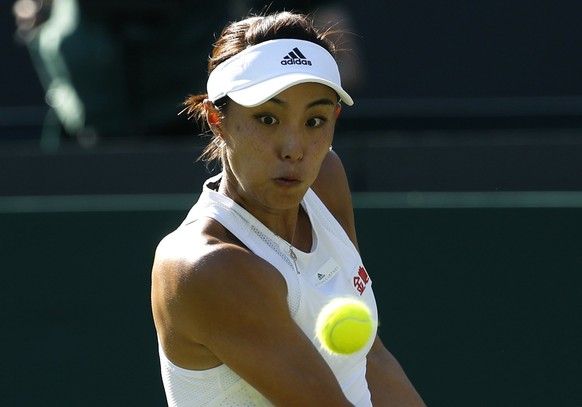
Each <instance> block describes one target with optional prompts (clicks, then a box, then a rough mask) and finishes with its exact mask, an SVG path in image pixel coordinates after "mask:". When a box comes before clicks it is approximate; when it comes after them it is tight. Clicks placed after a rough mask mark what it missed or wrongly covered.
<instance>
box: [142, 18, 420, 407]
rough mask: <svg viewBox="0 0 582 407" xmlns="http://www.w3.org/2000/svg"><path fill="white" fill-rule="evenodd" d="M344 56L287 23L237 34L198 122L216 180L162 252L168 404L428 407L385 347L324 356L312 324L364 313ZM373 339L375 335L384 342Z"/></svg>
mask: <svg viewBox="0 0 582 407" xmlns="http://www.w3.org/2000/svg"><path fill="white" fill-rule="evenodd" d="M333 51H334V46H333V44H332V43H331V42H330V41H329V40H328V39H326V36H325V33H319V32H318V31H316V29H315V28H314V27H313V26H312V24H311V21H310V20H308V19H307V18H306V17H304V16H302V15H298V14H293V13H288V12H282V13H276V14H273V15H269V16H260V17H250V18H247V19H245V20H242V21H240V22H236V23H232V24H230V25H228V26H227V27H226V28H225V29H224V31H223V32H222V34H221V36H220V38H219V39H218V41H217V42H216V44H215V46H214V51H213V53H212V57H211V59H210V62H209V72H210V76H209V79H208V84H207V89H208V94H207V95H198V96H193V97H190V98H189V99H188V100H187V102H186V105H187V110H188V112H189V113H190V114H192V115H193V116H195V117H197V118H199V119H203V120H205V121H206V122H207V123H208V126H209V127H210V130H211V131H212V142H211V143H209V146H208V147H207V149H206V150H205V153H204V155H205V158H206V159H213V158H218V159H219V160H220V161H221V163H222V173H221V174H220V175H218V176H217V177H214V178H211V179H210V180H208V181H207V182H206V183H205V185H204V187H203V191H202V194H201V196H200V199H199V201H198V202H197V203H196V205H195V206H194V207H193V208H192V210H191V211H190V213H189V214H188V216H187V217H186V220H185V221H184V223H183V224H182V225H181V226H180V227H179V228H178V229H177V230H176V231H174V232H173V233H171V234H170V235H168V236H167V237H166V238H164V239H163V240H162V242H161V243H160V245H159V247H158V249H157V251H156V258H155V262H154V267H153V274H152V284H153V285H152V307H153V315H154V321H155V325H156V329H157V332H158V338H159V344H160V361H161V367H162V378H163V381H164V386H165V390H166V395H167V398H168V403H169V405H170V406H206V405H208V406H265V405H277V406H334V407H338V406H351V405H356V406H370V405H371V403H373V404H374V405H376V406H385V405H397V406H405V405H406V406H421V405H423V403H422V401H421V399H420V397H419V396H418V395H417V393H416V391H415V390H414V388H413V387H412V385H411V384H410V382H409V381H408V379H407V378H406V376H405V374H404V372H403V371H402V369H401V368H400V366H399V365H398V363H397V362H396V360H395V359H394V358H393V357H392V356H391V354H390V353H389V352H388V351H387V350H386V349H385V348H384V346H383V345H382V343H381V342H380V340H379V339H378V337H376V336H375V335H374V337H373V338H372V339H371V340H370V341H369V343H368V344H367V346H366V347H365V348H364V349H363V350H361V351H359V352H356V353H354V354H351V355H349V356H343V355H341V356H339V355H334V354H331V353H329V352H326V351H324V350H322V348H321V344H320V343H318V339H317V338H316V337H315V334H314V327H315V319H316V318H317V315H318V313H319V311H320V310H321V309H322V307H323V306H324V305H325V304H326V303H327V302H329V301H330V300H331V299H332V298H335V297H355V298H360V299H362V300H363V301H365V302H366V303H367V304H368V306H369V307H370V308H371V309H372V310H373V312H374V317H376V314H375V313H376V304H375V301H374V296H373V293H372V289H371V279H370V278H369V276H368V275H367V273H366V272H365V269H364V267H363V264H362V262H361V259H360V257H359V254H358V251H357V241H356V233H355V226H354V218H353V211H352V206H351V198H350V191H349V187H348V183H347V179H346V175H345V172H344V169H343V167H342V164H341V162H340V160H339V158H338V156H337V155H336V154H335V153H334V152H333V151H332V150H331V143H332V139H333V133H334V126H335V122H336V119H337V117H338V115H339V112H340V109H341V105H340V103H345V104H347V105H351V104H353V101H352V99H351V97H350V96H349V95H348V94H347V93H346V92H345V90H343V89H342V87H341V83H340V77H339V72H338V68H337V65H336V62H335V60H334V58H333V56H332V53H333ZM374 332H375V330H374Z"/></svg>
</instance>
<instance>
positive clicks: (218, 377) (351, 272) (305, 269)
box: [159, 175, 378, 407]
mask: <svg viewBox="0 0 582 407" xmlns="http://www.w3.org/2000/svg"><path fill="white" fill-rule="evenodd" d="M220 177H221V176H220V175H218V176H216V177H213V178H211V179H209V180H207V181H206V183H205V185H204V187H203V191H202V193H201V195H200V198H199V200H198V202H197V203H196V204H195V205H194V206H193V207H192V209H191V210H190V212H189V213H188V215H187V217H186V219H185V220H184V222H183V223H182V224H181V225H180V228H188V227H189V225H190V224H192V222H194V221H196V220H197V219H200V218H212V219H215V220H216V221H218V222H220V223H221V224H222V225H223V226H224V227H225V228H227V229H228V230H229V231H230V232H232V233H233V234H234V235H235V236H236V237H237V238H238V239H239V240H240V241H241V242H242V243H243V244H244V245H245V246H246V247H247V248H248V249H249V250H251V251H252V252H253V253H255V254H256V255H258V256H260V257H262V258H263V259H265V260H266V261H268V262H269V263H270V264H272V265H273V267H275V268H276V269H277V270H278V271H279V272H280V273H281V274H282V276H283V277H284V278H285V281H286V283H287V287H288V297H287V302H288V304H289V309H290V312H291V315H292V317H293V319H294V320H295V322H296V323H297V324H298V326H299V327H301V329H302V330H303V332H305V335H307V337H309V338H310V339H311V341H312V342H313V344H314V346H315V347H316V348H317V349H318V350H319V352H320V353H321V354H322V356H323V358H324V359H325V361H326V362H327V363H328V364H329V366H330V367H331V369H332V371H333V373H334V374H335V376H336V378H337V380H338V382H339V384H340V386H341V388H342V389H343V391H344V394H345V395H346V397H347V398H348V400H350V401H351V402H352V403H353V404H354V405H355V406H357V407H369V406H371V405H372V404H371V401H370V392H369V390H368V386H367V382H366V377H365V373H366V355H367V353H368V351H369V350H370V348H371V346H372V342H373V338H374V337H375V333H376V329H377V326H374V331H373V332H374V335H372V337H371V338H370V340H369V341H368V343H367V344H366V346H365V347H364V348H363V349H362V350H360V351H358V352H356V353H353V354H351V355H334V354H330V353H329V352H327V351H325V350H324V349H323V348H322V346H321V343H320V342H319V340H318V339H317V338H316V335H315V322H316V319H317V316H318V314H319V312H320V310H321V309H322V308H323V307H324V306H325V305H326V304H327V303H328V302H329V301H330V300H331V299H333V298H336V297H352V298H359V299H360V300H362V301H364V302H365V303H366V304H367V305H368V307H369V308H370V310H371V311H372V316H373V320H374V321H377V319H378V318H377V308H376V301H375V299H374V294H373V292H372V281H371V279H370V277H369V276H368V273H367V272H366V269H365V268H364V265H363V264H362V260H361V258H360V255H359V253H358V251H357V250H356V248H355V246H354V245H353V243H352V242H351V240H350V239H349V237H348V235H347V234H346V233H345V231H344V229H343V228H342V227H341V226H340V224H339V223H338V222H337V221H336V219H335V218H334V217H333V215H332V214H331V213H330V212H329V210H328V209H327V208H326V207H325V205H324V204H323V202H322V201H321V200H320V199H319V197H318V196H317V195H316V194H315V192H314V191H313V190H311V189H309V190H308V191H307V193H306V195H305V197H304V198H303V200H302V202H301V205H302V206H303V208H304V210H305V212H306V213H307V215H308V216H309V220H310V222H311V226H312V230H313V232H312V233H313V246H312V249H311V251H310V252H309V253H306V252H302V251H300V250H298V249H296V248H293V247H292V246H291V245H290V244H289V243H288V242H286V241H285V240H283V239H282V238H280V237H279V236H277V235H276V234H274V233H273V232H271V231H270V230H269V229H268V228H267V227H266V226H265V225H263V224H262V223H261V222H259V221H258V220H257V219H256V218H255V217H254V216H252V215H251V214H250V213H249V212H247V211H246V210H245V209H244V208H242V207H241V206H240V205H238V204H237V203H236V202H234V201H233V200H232V199H230V198H228V197H226V196H224V195H222V194H219V193H218V192H215V190H216V189H217V187H218V184H219V183H220ZM294 257H296V259H295V260H294ZM159 354H160V363H161V371H162V381H163V383H164V389H165V392H166V397H167V400H168V404H169V406H170V407H187V406H188V407H190V406H213V407H234V406H271V405H272V404H271V403H270V402H269V401H268V400H267V399H266V398H265V397H263V396H262V395H261V394H260V393H259V392H258V391H257V390H255V389H254V388H253V387H252V386H250V385H249V384H248V383H247V382H245V381H244V380H243V379H242V378H241V377H239V376H238V375H237V374H236V373H235V372H233V371H232V370H231V369H230V368H229V367H228V366H226V365H224V364H223V365H220V366H218V367H216V368H212V369H208V370H201V371H198V370H196V371H195V370H187V369H184V368H181V367H179V366H176V365H175V364H174V363H172V362H171V361H170V360H169V359H168V358H167V357H166V356H165V354H164V352H163V350H162V348H161V347H160V348H159ZM257 363H261V362H257Z"/></svg>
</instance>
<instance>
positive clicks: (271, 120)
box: [257, 115, 279, 126]
mask: <svg viewBox="0 0 582 407" xmlns="http://www.w3.org/2000/svg"><path fill="white" fill-rule="evenodd" d="M257 118H258V119H259V121H260V122H261V123H263V124H266V125H267V126H272V125H274V124H279V120H277V118H276V117H274V116H270V115H262V116H257Z"/></svg>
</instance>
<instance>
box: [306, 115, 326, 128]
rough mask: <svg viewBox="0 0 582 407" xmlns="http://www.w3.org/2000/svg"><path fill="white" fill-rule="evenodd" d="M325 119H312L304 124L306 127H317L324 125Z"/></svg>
mask: <svg viewBox="0 0 582 407" xmlns="http://www.w3.org/2000/svg"><path fill="white" fill-rule="evenodd" d="M325 121H326V119H324V118H323V117H312V118H310V119H308V120H307V121H306V122H305V125H306V126H307V127H319V126H321V125H323V124H324V123H325Z"/></svg>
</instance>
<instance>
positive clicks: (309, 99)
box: [260, 82, 339, 106]
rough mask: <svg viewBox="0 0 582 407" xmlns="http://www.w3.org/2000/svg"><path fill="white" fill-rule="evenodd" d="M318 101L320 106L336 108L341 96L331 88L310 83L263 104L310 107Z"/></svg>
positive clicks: (301, 84)
mask: <svg viewBox="0 0 582 407" xmlns="http://www.w3.org/2000/svg"><path fill="white" fill-rule="evenodd" d="M316 101H319V102H321V103H318V104H322V105H325V104H330V105H332V106H335V105H336V104H337V103H338V102H339V96H338V94H337V93H336V92H335V90H333V89H332V88H330V87H329V86H326V85H322V84H321V83H314V82H308V83H300V84H298V85H294V86H291V87H290V88H288V89H285V90H284V91H282V92H280V93H278V94H277V95H275V96H273V98H271V99H270V100H268V101H266V102H265V103H263V105H267V104H273V103H275V104H294V105H305V106H309V105H311V104H312V103H313V102H316ZM260 106H262V105H260Z"/></svg>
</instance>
